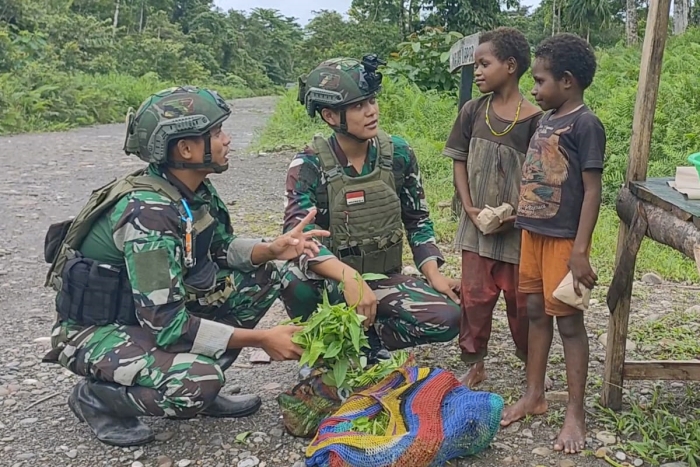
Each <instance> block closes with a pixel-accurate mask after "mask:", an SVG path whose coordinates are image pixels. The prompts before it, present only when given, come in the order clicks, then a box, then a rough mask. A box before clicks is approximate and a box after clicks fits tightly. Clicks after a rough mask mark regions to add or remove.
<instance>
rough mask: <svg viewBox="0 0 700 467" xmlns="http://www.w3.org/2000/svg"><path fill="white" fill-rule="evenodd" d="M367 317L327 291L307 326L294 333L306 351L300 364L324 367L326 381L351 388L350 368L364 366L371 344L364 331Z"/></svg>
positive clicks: (354, 368)
mask: <svg viewBox="0 0 700 467" xmlns="http://www.w3.org/2000/svg"><path fill="white" fill-rule="evenodd" d="M364 320H365V317H364V316H362V315H359V314H357V313H356V312H355V307H353V306H348V305H347V304H345V303H341V304H338V305H331V304H330V302H329V301H328V294H327V293H326V292H325V291H324V293H323V303H321V305H319V307H318V309H317V310H316V312H315V313H314V314H313V315H311V318H310V319H309V320H308V321H307V322H305V323H298V324H299V325H301V326H303V327H304V329H303V330H302V331H300V332H298V333H297V334H295V335H294V336H293V337H292V341H293V342H294V343H295V344H298V345H299V346H300V347H301V348H302V349H303V350H304V353H303V354H302V356H301V359H300V360H299V365H300V366H303V365H309V366H310V367H312V368H323V369H325V370H327V371H325V373H324V374H323V384H326V385H328V386H334V387H337V388H345V389H351V388H350V387H349V385H348V378H347V376H348V371H349V370H357V369H363V368H364V367H365V366H366V365H367V359H366V357H365V356H364V355H363V353H362V349H363V348H369V341H368V339H367V336H366V335H365V334H364V332H363V331H362V321H364Z"/></svg>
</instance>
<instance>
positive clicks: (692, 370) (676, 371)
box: [624, 360, 700, 381]
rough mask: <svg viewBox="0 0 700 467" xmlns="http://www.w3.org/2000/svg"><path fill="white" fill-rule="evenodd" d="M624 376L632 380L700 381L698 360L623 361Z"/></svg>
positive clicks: (699, 363) (699, 362)
mask: <svg viewBox="0 0 700 467" xmlns="http://www.w3.org/2000/svg"><path fill="white" fill-rule="evenodd" d="M624 377H625V378H626V379H634V380H676V381H700V360H686V361H680V360H679V361H672V360H650V361H637V362H625V371H624Z"/></svg>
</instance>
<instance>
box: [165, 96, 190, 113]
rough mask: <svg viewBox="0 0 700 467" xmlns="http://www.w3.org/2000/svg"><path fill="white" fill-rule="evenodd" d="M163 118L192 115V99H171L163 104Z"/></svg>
mask: <svg viewBox="0 0 700 467" xmlns="http://www.w3.org/2000/svg"><path fill="white" fill-rule="evenodd" d="M162 109H163V117H165V118H176V117H182V116H184V115H191V114H192V113H194V99H192V98H191V97H184V98H182V99H173V100H169V101H168V102H164V103H163V107H162Z"/></svg>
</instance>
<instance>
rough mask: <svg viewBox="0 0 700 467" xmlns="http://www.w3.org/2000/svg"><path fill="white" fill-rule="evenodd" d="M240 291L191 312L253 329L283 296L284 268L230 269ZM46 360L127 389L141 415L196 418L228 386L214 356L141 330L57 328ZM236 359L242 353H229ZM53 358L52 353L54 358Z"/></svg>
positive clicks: (271, 265)
mask: <svg viewBox="0 0 700 467" xmlns="http://www.w3.org/2000/svg"><path fill="white" fill-rule="evenodd" d="M226 273H228V274H230V277H231V279H232V281H233V282H234V284H235V285H236V292H234V293H233V294H232V295H230V296H229V297H228V299H227V301H226V302H225V303H224V304H222V305H221V306H218V307H217V306H211V307H209V308H203V307H200V306H199V305H198V304H196V303H194V304H191V303H188V304H187V308H188V310H189V311H190V312H192V314H194V315H196V316H201V317H204V318H208V319H214V320H215V321H218V322H222V323H226V324H230V325H233V326H235V327H241V328H247V329H252V328H254V327H255V326H256V325H257V324H258V322H259V321H260V319H262V317H263V316H264V315H265V313H267V311H268V310H269V309H270V307H271V306H272V303H273V302H274V301H275V300H276V299H277V297H278V296H279V293H280V277H281V276H280V270H279V269H278V268H277V266H276V265H275V263H268V264H267V265H266V266H265V267H261V268H259V269H257V270H256V271H253V272H251V273H240V272H238V271H226ZM51 343H52V347H53V348H54V349H53V350H52V352H50V353H49V355H47V357H45V359H44V361H46V362H52V361H53V362H56V363H59V364H60V365H61V366H63V367H64V368H67V369H68V370H70V371H71V372H73V373H75V374H76V375H79V376H85V377H91V378H94V379H96V380H100V381H107V382H113V383H118V384H121V385H123V386H128V389H127V394H128V397H129V400H130V401H131V402H132V403H133V404H134V406H135V407H138V409H139V411H140V412H141V413H143V415H150V416H169V417H176V418H191V417H194V416H195V415H196V414H197V413H198V412H199V411H200V410H202V409H203V408H205V407H206V406H207V405H208V404H209V403H211V402H212V401H213V400H214V399H215V398H216V396H217V395H218V394H219V391H220V390H221V388H222V387H223V385H224V382H225V378H224V373H223V371H222V369H221V367H220V366H219V365H218V364H217V363H216V362H215V361H214V360H213V359H211V358H209V357H206V356H204V355H197V354H192V353H170V352H165V351H163V350H160V349H159V348H158V347H157V346H156V343H155V338H154V336H153V334H152V333H151V331H150V330H148V329H145V328H142V327H140V326H120V325H107V326H91V327H87V328H77V327H72V326H70V324H68V323H57V324H56V326H54V329H53V333H52V339H51ZM228 352H229V353H232V354H233V355H234V356H237V355H238V353H239V350H235V351H228ZM52 354H53V355H52Z"/></svg>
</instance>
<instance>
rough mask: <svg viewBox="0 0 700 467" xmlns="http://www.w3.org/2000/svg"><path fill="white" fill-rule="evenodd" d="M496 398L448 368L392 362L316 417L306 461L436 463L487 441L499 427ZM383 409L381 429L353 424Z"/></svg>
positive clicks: (348, 465) (332, 466) (359, 465)
mask: <svg viewBox="0 0 700 467" xmlns="http://www.w3.org/2000/svg"><path fill="white" fill-rule="evenodd" d="M502 411H503V398H502V397H500V396H499V395H497V394H492V393H487V392H475V391H471V390H469V389H467V388H466V387H464V386H463V385H461V384H460V383H459V381H458V380H457V379H456V378H455V377H454V375H452V373H449V372H447V371H444V370H441V369H430V368H416V367H411V368H399V369H397V370H396V371H394V372H393V373H391V374H390V375H389V376H388V377H386V378H385V379H384V380H382V381H381V382H379V383H378V384H376V385H374V386H372V387H370V388H368V389H366V390H364V391H361V392H358V393H355V394H353V395H352V396H350V397H349V398H348V399H347V400H346V401H345V403H343V405H342V406H341V407H340V409H339V410H338V411H337V412H336V413H335V414H333V416H331V417H329V418H326V419H325V420H324V421H323V422H322V423H321V425H320V427H319V429H318V433H317V435H316V437H315V438H314V439H313V440H312V442H311V444H310V445H309V446H308V448H307V450H306V457H307V460H306V465H307V466H309V467H313V466H318V467H369V466H371V467H389V466H391V467H437V466H442V465H444V464H445V462H447V461H449V460H451V459H455V458H458V457H464V456H470V455H474V454H477V453H479V452H481V451H482V450H484V449H486V448H487V447H488V446H489V444H490V443H491V441H492V440H493V437H494V436H495V435H496V432H497V431H498V428H499V423H500V420H501V412H502ZM382 412H385V414H388V419H389V424H388V427H387V429H386V432H385V434H384V435H380V436H379V435H372V434H368V433H364V432H361V431H354V430H353V421H354V420H357V419H358V418H361V417H369V418H370V419H372V418H374V417H377V416H378V415H379V414H381V413H382Z"/></svg>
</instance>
